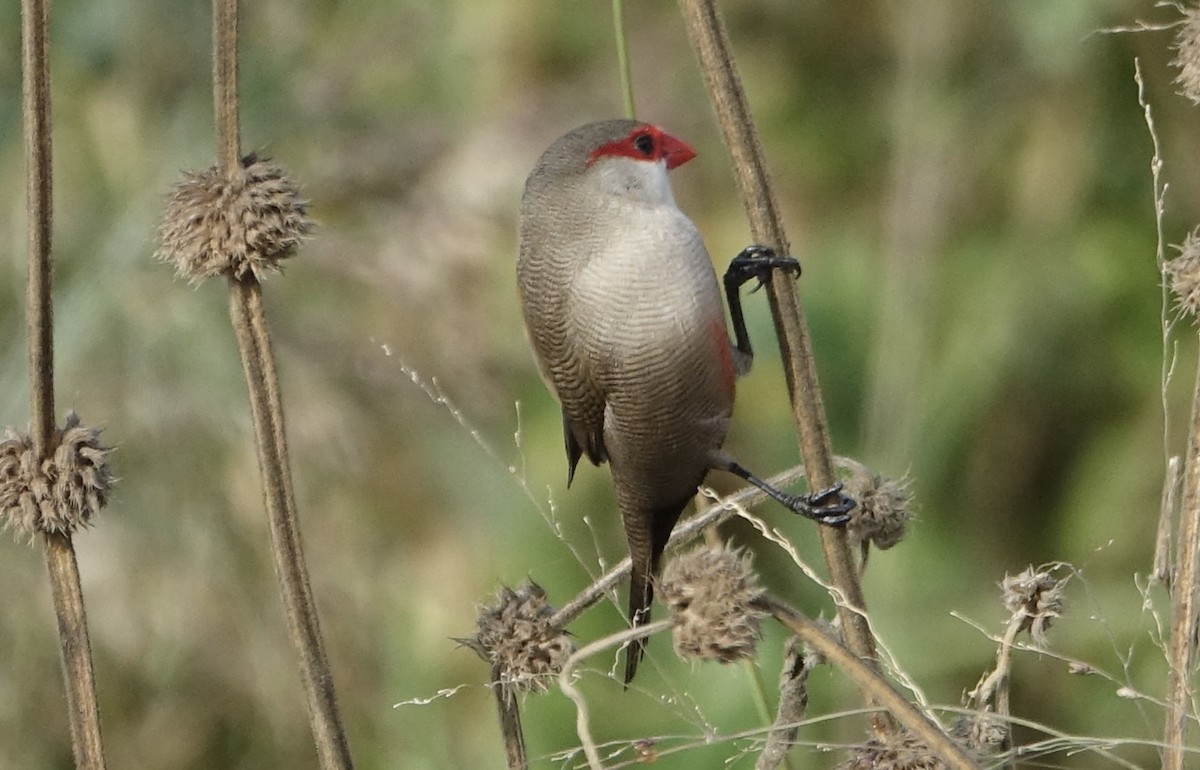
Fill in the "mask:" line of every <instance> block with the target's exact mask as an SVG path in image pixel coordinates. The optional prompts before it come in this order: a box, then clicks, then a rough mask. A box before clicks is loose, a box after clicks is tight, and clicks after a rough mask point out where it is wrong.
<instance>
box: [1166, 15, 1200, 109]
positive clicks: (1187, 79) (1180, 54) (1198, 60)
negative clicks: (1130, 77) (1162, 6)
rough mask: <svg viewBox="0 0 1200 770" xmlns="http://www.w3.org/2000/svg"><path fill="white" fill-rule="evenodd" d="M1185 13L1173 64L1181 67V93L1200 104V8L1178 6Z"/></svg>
mask: <svg viewBox="0 0 1200 770" xmlns="http://www.w3.org/2000/svg"><path fill="white" fill-rule="evenodd" d="M1176 7H1177V8H1179V10H1180V12H1181V13H1182V14H1183V18H1182V19H1181V20H1180V24H1179V32H1178V33H1177V34H1176V35H1175V43H1174V45H1173V46H1172V47H1173V48H1174V49H1175V52H1176V53H1175V58H1174V59H1173V60H1172V61H1171V64H1173V65H1174V66H1176V67H1178V68H1179V74H1178V75H1176V76H1175V84H1176V85H1178V86H1179V93H1180V94H1182V95H1184V96H1186V97H1187V98H1188V99H1191V100H1192V103H1193V104H1200V8H1197V7H1195V6H1193V7H1185V6H1183V5H1182V4H1180V5H1178V6H1176Z"/></svg>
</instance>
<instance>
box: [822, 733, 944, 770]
mask: <svg viewBox="0 0 1200 770" xmlns="http://www.w3.org/2000/svg"><path fill="white" fill-rule="evenodd" d="M947 767H948V765H946V763H945V762H943V761H942V760H941V758H939V757H938V756H937V755H936V754H934V753H933V752H931V751H930V750H929V747H928V746H926V745H925V744H924V743H922V742H921V741H919V740H918V739H917V738H915V737H914V736H912V735H910V734H908V733H900V734H898V735H892V736H889V737H888V738H887V740H886V741H879V740H876V739H874V738H872V739H871V740H869V741H867V742H866V743H864V744H863V745H861V746H856V747H855V748H854V749H853V750H852V752H851V755H850V758H849V759H847V760H846V761H845V762H842V763H841V764H839V765H838V766H837V770H946V768H947Z"/></svg>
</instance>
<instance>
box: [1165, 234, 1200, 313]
mask: <svg viewBox="0 0 1200 770" xmlns="http://www.w3.org/2000/svg"><path fill="white" fill-rule="evenodd" d="M1176 248H1178V249H1179V256H1177V257H1175V258H1174V259H1169V260H1167V261H1166V262H1165V263H1163V275H1164V276H1165V277H1166V278H1167V280H1169V281H1170V283H1171V291H1172V292H1173V293H1174V294H1175V302H1176V304H1178V306H1179V309H1180V310H1182V311H1183V312H1185V313H1187V314H1188V315H1190V316H1192V317H1193V318H1196V317H1200V228H1197V229H1195V230H1193V231H1192V232H1190V233H1188V235H1187V237H1186V238H1184V240H1183V244H1182V245H1181V246H1178V247H1176Z"/></svg>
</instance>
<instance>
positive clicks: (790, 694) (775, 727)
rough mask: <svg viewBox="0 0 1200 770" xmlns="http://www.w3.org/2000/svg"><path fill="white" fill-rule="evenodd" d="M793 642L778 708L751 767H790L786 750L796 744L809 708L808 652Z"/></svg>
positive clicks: (789, 645)
mask: <svg viewBox="0 0 1200 770" xmlns="http://www.w3.org/2000/svg"><path fill="white" fill-rule="evenodd" d="M796 642H797V640H796V638H795V637H792V638H791V639H789V640H788V642H787V652H786V654H785V655H784V660H783V674H782V675H781V677H780V679H781V681H780V686H779V709H778V711H777V712H776V714H775V720H774V722H773V723H772V726H771V733H770V735H768V736H767V743H766V745H765V746H763V751H762V754H759V755H758V761H757V762H755V763H754V770H775V768H778V767H780V766H782V767H784V768H785V770H791V763H790V762H789V761H788V751H789V750H790V749H791V748H792V746H793V745H794V744H795V743H796V735H797V733H799V731H800V722H802V721H803V720H804V714H805V711H806V710H807V709H808V671H809V664H808V660H807V659H808V654H807V652H806V651H805V650H803V649H801V646H800V645H799V644H798V643H796Z"/></svg>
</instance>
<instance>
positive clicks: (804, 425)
mask: <svg viewBox="0 0 1200 770" xmlns="http://www.w3.org/2000/svg"><path fill="white" fill-rule="evenodd" d="M680 8H681V9H682V11H683V16H684V21H685V23H686V25H687V29H688V37H689V38H691V41H692V47H693V48H695V49H696V54H697V56H698V58H699V60H700V69H701V71H702V72H703V73H704V80H705V82H706V83H707V85H708V90H709V94H710V95H711V97H712V102H713V107H714V108H715V110H716V113H717V121H718V122H719V123H720V126H721V132H722V134H723V136H724V139H725V145H726V147H727V148H728V149H729V154H730V157H731V159H732V161H733V169H734V176H735V178H736V179H737V183H738V189H739V191H740V193H741V197H742V203H743V205H744V206H745V209H746V214H747V216H748V217H749V220H750V232H751V235H752V237H753V239H754V242H755V243H760V244H763V245H767V246H771V247H773V248H775V249H776V250H777V251H778V253H781V254H787V253H790V248H789V245H788V241H787V236H786V235H785V234H784V231H783V225H782V222H781V219H780V217H779V212H778V207H777V206H776V204H775V199H774V196H773V194H772V192H771V186H770V180H769V179H768V176H767V169H766V161H765V158H764V155H763V151H762V145H761V143H760V142H759V139H758V133H757V130H756V128H755V126H754V121H753V119H752V118H751V116H750V108H749V104H748V102H747V100H746V93H745V91H744V90H743V89H742V85H741V80H740V78H739V77H738V73H737V69H736V66H735V64H734V61H733V54H732V51H731V47H730V44H729V37H728V34H727V33H726V31H725V26H724V22H723V21H722V20H721V16H720V13H719V12H718V10H717V7H716V0H680ZM779 278H780V280H771V281H769V285H768V297H769V299H770V304H771V315H772V317H773V318H774V320H775V333H776V336H777V337H778V340H779V352H780V355H781V356H782V358H783V364H784V373H785V375H786V378H787V386H788V393H789V395H790V397H791V402H792V412H793V416H794V417H795V420H796V426H797V429H798V432H799V438H800V450H801V453H802V454H803V456H804V464H805V467H806V468H807V469H808V481H809V486H810V488H812V489H824V488H826V487H828V486H830V485H832V484H833V482H834V480H835V475H834V469H833V451H832V449H831V448H830V443H829V430H828V427H827V424H826V420H825V408H824V406H823V404H822V402H821V389H820V385H819V384H818V382H817V370H816V365H815V363H814V362H813V357H812V344H811V342H810V340H809V335H808V325H807V323H806V322H805V320H804V314H803V312H802V310H801V308H800V302H799V299H798V298H797V296H796V289H795V287H794V285H793V282H792V280H791V279H790V277H789V276H787V275H786V274H785V275H781V276H779ZM819 532H820V537H821V548H822V550H823V551H824V554H825V563H826V565H827V567H828V569H829V578H830V582H831V583H832V584H833V585H834V586H835V587H836V588H838V590H840V591H841V592H842V595H843V596H844V597H845V601H846V603H847V604H848V605H849V606H842V605H840V604H839V606H838V615H839V617H840V619H841V623H842V628H843V633H844V634H845V636H846V642H847V644H848V645H849V647H850V649H851V650H853V651H854V653H855V654H856V655H858V656H859V657H860V658H862V659H863V660H865V661H867V662H868V663H869V665H872V666H875V667H878V663H877V661H876V657H875V640H874V638H873V637H872V636H871V631H870V628H869V627H868V625H867V621H866V618H865V617H863V614H862V613H863V612H865V610H866V602H865V601H864V599H863V593H862V586H861V584H860V583H859V578H858V568H857V567H856V566H855V563H854V554H853V552H852V550H851V548H850V544H849V541H848V540H847V538H846V533H845V531H844V530H842V529H838V528H834V527H820V528H819ZM867 705H868V706H870V705H872V704H871V702H870V700H869V699H868V700H867ZM872 726H873V727H874V729H875V731H876V733H886V732H889V731H890V730H891V729H892V725H890V724H889V720H888V719H887V716H886V715H885V714H877V715H876V716H874V717H873V718H872Z"/></svg>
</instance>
